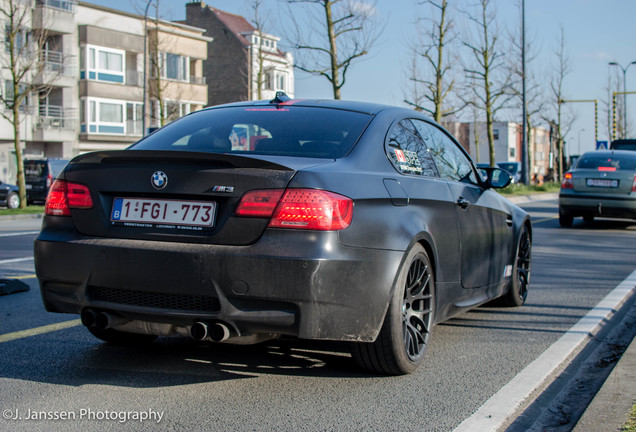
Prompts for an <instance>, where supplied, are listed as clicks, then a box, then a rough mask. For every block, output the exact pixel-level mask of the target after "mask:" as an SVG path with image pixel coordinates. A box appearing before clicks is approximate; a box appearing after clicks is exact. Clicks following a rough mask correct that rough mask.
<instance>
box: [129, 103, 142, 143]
mask: <svg viewBox="0 0 636 432" xmlns="http://www.w3.org/2000/svg"><path fill="white" fill-rule="evenodd" d="M141 128H142V106H141V104H140V103H133V102H128V103H126V133H128V135H141V134H142V133H141V132H142V131H141Z"/></svg>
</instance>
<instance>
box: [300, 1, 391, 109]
mask: <svg viewBox="0 0 636 432" xmlns="http://www.w3.org/2000/svg"><path fill="white" fill-rule="evenodd" d="M288 5H289V6H290V9H289V15H290V19H291V20H292V22H293V23H294V28H295V34H294V35H293V36H292V37H289V38H288V40H294V41H296V43H295V45H294V47H293V48H294V49H295V51H296V54H295V58H296V64H295V67H297V68H298V69H300V70H302V71H304V72H307V73H310V74H312V75H318V76H323V77H325V78H326V79H327V80H328V81H329V83H330V84H331V87H332V89H333V97H334V99H340V98H341V89H342V87H343V86H344V84H345V82H346V79H347V72H348V71H349V68H350V67H351V65H352V64H353V63H354V62H355V61H356V60H358V59H359V58H360V57H363V56H365V55H367V54H368V53H369V50H370V49H371V47H372V46H373V44H374V43H375V41H376V40H377V38H378V36H379V35H380V33H381V31H382V29H381V26H380V25H378V21H377V14H376V9H375V2H373V3H371V2H367V3H364V2H362V1H354V0H288ZM292 6H294V7H295V8H296V9H298V7H300V6H303V7H304V9H305V13H304V14H302V15H301V14H294V13H292Z"/></svg>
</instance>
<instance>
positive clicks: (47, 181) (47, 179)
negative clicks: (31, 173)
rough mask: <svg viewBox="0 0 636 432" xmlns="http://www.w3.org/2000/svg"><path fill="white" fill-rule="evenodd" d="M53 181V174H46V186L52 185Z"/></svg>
mask: <svg viewBox="0 0 636 432" xmlns="http://www.w3.org/2000/svg"><path fill="white" fill-rule="evenodd" d="M52 183H53V176H52V175H51V174H47V175H46V187H47V188H48V187H51V184H52Z"/></svg>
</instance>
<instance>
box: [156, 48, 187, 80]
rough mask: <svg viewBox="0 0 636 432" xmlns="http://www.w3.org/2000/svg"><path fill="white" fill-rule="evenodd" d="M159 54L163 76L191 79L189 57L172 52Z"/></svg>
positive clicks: (173, 78)
mask: <svg viewBox="0 0 636 432" xmlns="http://www.w3.org/2000/svg"><path fill="white" fill-rule="evenodd" d="M159 56H160V57H159V61H160V62H159V65H160V68H161V77H162V78H166V79H169V80H176V81H188V80H189V75H190V71H189V69H190V68H189V66H190V62H189V60H188V57H184V56H182V55H179V54H172V53H160V54H159Z"/></svg>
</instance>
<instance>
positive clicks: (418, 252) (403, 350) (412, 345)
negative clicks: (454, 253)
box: [351, 244, 435, 375]
mask: <svg viewBox="0 0 636 432" xmlns="http://www.w3.org/2000/svg"><path fill="white" fill-rule="evenodd" d="M434 295H435V278H434V274H433V268H432V265H431V261H430V259H429V257H428V254H427V253H426V250H425V249H424V248H423V247H422V246H421V245H420V244H416V245H415V246H413V248H412V249H411V250H410V251H409V253H408V254H407V256H406V259H405V260H404V263H403V265H402V267H401V269H400V272H399V274H398V278H397V282H396V286H395V287H394V290H393V296H392V299H391V303H390V304H389V309H388V311H387V314H386V317H385V319H384V324H383V326H382V329H381V330H380V334H379V335H378V338H377V339H376V341H375V342H373V343H354V344H352V350H351V351H352V355H353V358H354V360H355V361H356V362H357V363H358V365H359V366H361V367H362V368H364V369H366V370H369V371H372V372H378V373H383V374H390V375H402V374H407V373H411V372H413V371H415V370H416V369H417V368H418V366H419V365H420V364H421V363H422V359H423V356H424V352H425V350H426V346H427V345H428V341H429V337H430V334H431V329H432V327H433V322H434V320H433V318H434V304H435V302H434Z"/></svg>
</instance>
